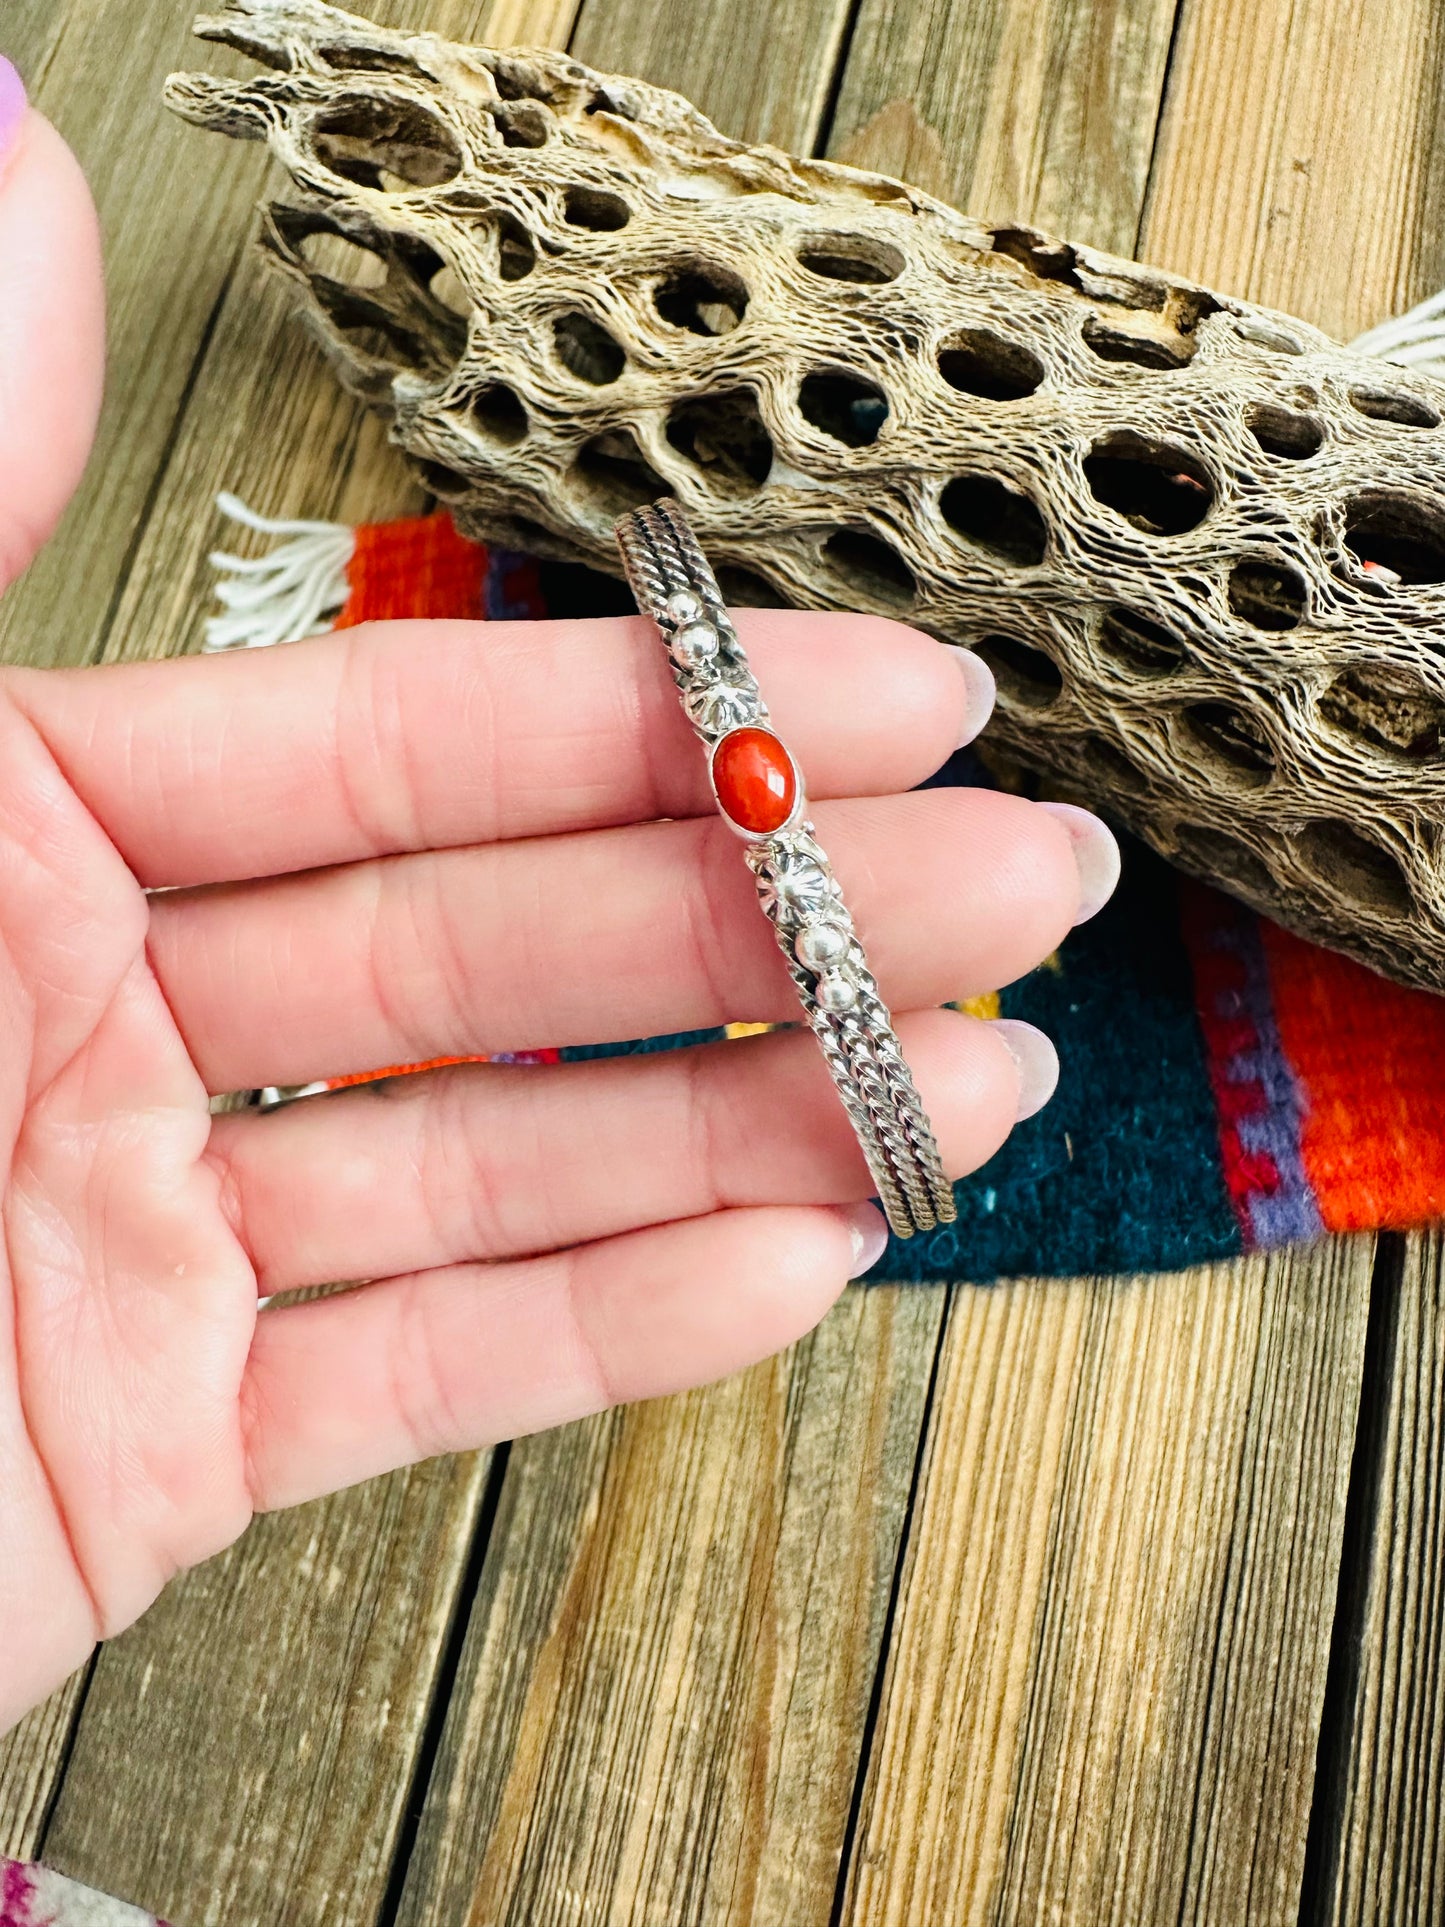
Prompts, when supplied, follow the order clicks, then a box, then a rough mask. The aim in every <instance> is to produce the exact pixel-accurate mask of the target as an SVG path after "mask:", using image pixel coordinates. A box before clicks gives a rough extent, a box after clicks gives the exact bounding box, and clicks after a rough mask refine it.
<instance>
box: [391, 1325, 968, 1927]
mask: <svg viewBox="0 0 1445 1927" xmlns="http://www.w3.org/2000/svg"><path fill="white" fill-rule="evenodd" d="M942 1296H943V1294H942V1291H941V1290H938V1289H917V1288H907V1289H904V1290H897V1289H879V1290H875V1291H871V1292H868V1293H863V1292H860V1291H854V1292H851V1293H849V1294H848V1295H847V1296H846V1297H845V1298H844V1300H843V1302H842V1303H841V1304H840V1305H839V1306H838V1307H837V1309H836V1310H835V1311H834V1312H833V1313H832V1314H831V1315H830V1317H829V1318H828V1319H827V1321H826V1322H825V1323H824V1325H823V1326H822V1327H821V1328H820V1330H819V1331H818V1332H817V1333H816V1334H814V1336H813V1337H812V1338H811V1339H810V1340H808V1341H806V1342H805V1343H803V1344H802V1345H800V1346H798V1347H797V1348H795V1350H794V1351H793V1353H792V1354H791V1355H789V1356H787V1357H784V1358H780V1359H775V1360H772V1361H770V1362H768V1363H766V1364H763V1365H760V1366H758V1367H757V1368H756V1369H754V1370H753V1371H751V1372H748V1373H745V1374H743V1375H740V1376H738V1377H735V1378H733V1379H731V1380H729V1381H728V1382H727V1383H726V1384H723V1385H719V1386H716V1387H714V1388H712V1389H710V1390H707V1391H702V1392H697V1393H694V1394H692V1395H690V1396H689V1397H686V1398H677V1399H669V1400H663V1401H659V1402H657V1403H654V1404H651V1405H647V1406H642V1407H637V1408H634V1409H633V1410H631V1411H627V1412H622V1413H614V1414H612V1415H610V1416H608V1417H605V1418H602V1419H598V1420H595V1421H593V1422H592V1423H591V1424H589V1425H585V1426H576V1427H572V1428H569V1429H568V1430H567V1431H565V1432H560V1433H554V1434H552V1435H550V1436H548V1437H544V1438H538V1439H532V1440H527V1441H525V1442H524V1443H523V1444H521V1445H518V1446H515V1447H514V1448H513V1452H512V1459H511V1463H510V1465H509V1468H508V1474H507V1483H506V1487H505V1490H504V1499H503V1510H502V1513H501V1515H500V1517H499V1520H498V1525H497V1529H496V1531H495V1533H494V1535H493V1539H492V1544H491V1551H490V1553H489V1557H488V1561H487V1565H486V1568H485V1570H484V1574H483V1583H482V1587H481V1590H480V1592H479V1595H478V1599H477V1603H476V1607H475V1610H474V1612H473V1616H472V1622H471V1627H470V1629H469V1632H468V1636H467V1643H466V1648H465V1650H464V1652H463V1656H462V1660H461V1665H460V1668H459V1675H458V1677H459V1689H458V1691H457V1694H456V1696H455V1697H454V1699H453V1701H452V1705H451V1709H450V1716H449V1719H448V1723H447V1727H446V1731H445V1734H444V1738H443V1743H442V1748H441V1752H440V1755H439V1760H438V1768H437V1773H436V1776H435V1778H434V1780H433V1783H432V1787H431V1790H430V1794H429V1797H428V1802H427V1808H426V1812H425V1816H424V1818H423V1822H422V1828H421V1832H420V1835H419V1838H418V1843H417V1850H416V1853H415V1855H414V1857H413V1860H412V1863H411V1869H410V1876H409V1878H408V1882H407V1886H406V1889H405V1894H404V1898H403V1904H402V1909H401V1914H400V1920H401V1922H402V1923H404V1924H405V1927H423V1923H425V1927H440V1923H453V1922H456V1923H461V1922H464V1921H465V1922H467V1923H470V1924H471V1927H481V1923H483V1922H486V1923H502V1922H507V1923H515V1924H516V1927H521V1923H524V1922H525V1923H526V1924H527V1927H552V1924H553V1923H557V1924H558V1927H560V1923H563V1922H567V1923H579V1922H585V1923H589V1924H590V1923H596V1922H604V1921H606V1922H616V1923H619V1927H620V1923H621V1922H624V1921H628V1922H632V1921H656V1922H667V1923H670V1924H671V1923H681V1922H684V1921H686V1922H701V1921H707V1922H718V1923H721V1922H724V1921H726V1922H735V1923H737V1927H743V1924H744V1923H753V1922H758V1923H762V1922H786V1923H788V1927H803V1924H804V1923H809V1922H816V1923H819V1924H820V1927H821V1923H824V1922H826V1921H827V1919H828V1915H829V1910H830V1907H831V1904H832V1898H833V1891H834V1884H835V1880H836V1873H837V1864H838V1854H839V1851H840V1848H841V1846H842V1841H843V1835H844V1831H845V1827H846V1822H847V1815H848V1806H849V1800H850V1797H851V1794H852V1789H853V1783H854V1776H855V1772H856V1765H857V1755H858V1747H859V1741H860V1736H861V1733H862V1731H863V1726H864V1721H865V1715H866V1710H867V1704H868V1697H869V1692H870V1688H871V1685H872V1680H873V1673H874V1666H875V1663H876V1656H877V1653H878V1649H879V1644H880V1641H881V1637H882V1632H883V1624H884V1618H885V1613H886V1609H887V1603H888V1595H889V1587H890V1583H891V1579H892V1574H893V1569H894V1560H895V1556H896V1551H897V1546H898V1537H899V1532H900V1529H901V1525H902V1520H903V1515H904V1510H905V1506H906V1502H907V1497H908V1491H909V1485H910V1480H911V1477H912V1473H913V1467H914V1461H915V1454H916V1450H917V1441H918V1435H919V1427H920V1423H921V1418H922V1410H923V1404H924V1399H925V1393H926V1387H927V1383H928V1375H929V1367H930V1363H931V1359H932V1356H933V1352H934V1348H935V1345H936V1341H937V1333H938V1323H939V1317H940V1313H941V1310H942Z"/></svg>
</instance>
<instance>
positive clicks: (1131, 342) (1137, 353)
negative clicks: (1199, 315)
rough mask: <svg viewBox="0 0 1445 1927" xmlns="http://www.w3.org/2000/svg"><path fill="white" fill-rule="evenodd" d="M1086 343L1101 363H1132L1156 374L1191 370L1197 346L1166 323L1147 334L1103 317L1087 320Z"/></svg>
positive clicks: (1085, 328)
mask: <svg viewBox="0 0 1445 1927" xmlns="http://www.w3.org/2000/svg"><path fill="white" fill-rule="evenodd" d="M1084 342H1085V344H1086V346H1088V347H1090V348H1092V349H1093V351H1094V353H1095V354H1096V355H1097V356H1098V357H1099V359H1100V360H1101V361H1113V362H1132V363H1133V365H1134V366H1135V367H1136V368H1150V369H1154V370H1155V371H1158V370H1161V369H1170V368H1186V367H1188V365H1189V363H1190V362H1191V361H1193V359H1194V350H1195V348H1196V346H1197V345H1198V344H1197V343H1196V341H1195V339H1194V337H1193V336H1192V335H1187V334H1181V333H1179V332H1178V331H1177V330H1174V329H1172V328H1170V327H1169V326H1168V325H1167V323H1162V322H1161V324H1160V325H1159V327H1158V329H1157V330H1156V331H1151V332H1149V333H1147V334H1146V333H1142V332H1140V331H1139V330H1137V329H1133V328H1126V327H1125V326H1124V325H1123V324H1122V323H1121V322H1117V321H1113V320H1111V319H1110V318H1109V317H1107V316H1105V315H1102V314H1091V315H1089V316H1088V317H1087V318H1086V319H1085V322H1084Z"/></svg>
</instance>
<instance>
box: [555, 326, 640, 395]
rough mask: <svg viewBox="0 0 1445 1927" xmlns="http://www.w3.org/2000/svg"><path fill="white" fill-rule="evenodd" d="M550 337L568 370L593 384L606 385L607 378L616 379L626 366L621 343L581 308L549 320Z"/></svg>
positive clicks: (598, 386)
mask: <svg viewBox="0 0 1445 1927" xmlns="http://www.w3.org/2000/svg"><path fill="white" fill-rule="evenodd" d="M552 341H553V344H554V345H555V347H556V350H557V359H558V360H559V361H560V362H561V364H562V366H563V367H564V368H565V369H566V370H567V372H568V374H569V375H575V376H576V377H577V379H578V380H579V381H586V382H590V383H591V384H592V386H593V387H594V388H605V387H606V386H607V384H608V383H609V382H613V381H616V380H617V377H618V376H619V375H620V374H621V373H622V370H623V369H624V368H625V367H626V366H627V353H626V350H625V349H624V348H623V346H622V344H621V343H620V342H619V341H616V340H614V338H613V337H612V336H611V335H610V334H609V333H608V332H607V330H606V329H605V328H604V327H603V326H602V323H601V322H600V321H594V320H593V319H592V317H591V315H590V314H583V313H582V312H581V310H580V309H573V310H572V311H571V312H569V313H567V314H562V315H558V317H557V319H556V320H555V321H554V322H553V323H552Z"/></svg>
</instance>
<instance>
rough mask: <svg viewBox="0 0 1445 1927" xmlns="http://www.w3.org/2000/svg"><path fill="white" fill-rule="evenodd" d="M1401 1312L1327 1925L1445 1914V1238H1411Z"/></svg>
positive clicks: (1329, 1854) (1387, 1359)
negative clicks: (1444, 1790)
mask: <svg viewBox="0 0 1445 1927" xmlns="http://www.w3.org/2000/svg"><path fill="white" fill-rule="evenodd" d="M1387 1317H1388V1344H1387V1347H1386V1353H1385V1356H1384V1357H1383V1359H1382V1361H1381V1363H1382V1366H1383V1372H1384V1376H1383V1383H1382V1385H1381V1386H1380V1387H1379V1393H1380V1427H1379V1442H1378V1443H1379V1457H1378V1464H1377V1465H1376V1466H1373V1467H1371V1468H1369V1470H1370V1473H1371V1474H1372V1476H1371V1479H1370V1487H1371V1490H1370V1498H1371V1500H1372V1504H1371V1506H1370V1517H1369V1520H1368V1526H1369V1529H1370V1545H1369V1549H1368V1557H1369V1570H1368V1583H1367V1585H1366V1587H1365V1589H1364V1610H1363V1613H1362V1615H1361V1618H1360V1621H1359V1624H1358V1626H1357V1627H1355V1628H1354V1629H1353V1634H1354V1637H1353V1640H1352V1642H1351V1644H1352V1646H1353V1647H1354V1650H1355V1658H1354V1663H1353V1665H1352V1666H1351V1667H1350V1668H1349V1671H1350V1674H1351V1675H1352V1677H1351V1680H1350V1689H1351V1690H1350V1693H1349V1704H1348V1706H1347V1708H1346V1709H1344V1710H1345V1718H1346V1721H1347V1740H1346V1745H1345V1748H1344V1751H1343V1757H1342V1764H1343V1773H1342V1776H1341V1784H1340V1785H1339V1787H1338V1788H1331V1789H1327V1791H1328V1792H1329V1793H1330V1794H1331V1796H1332V1798H1331V1813H1330V1822H1331V1825H1330V1832H1331V1836H1332V1837H1331V1838H1330V1840H1329V1841H1328V1843H1327V1844H1326V1847H1325V1851H1324V1854H1323V1857H1322V1871H1323V1879H1322V1882H1321V1896H1320V1899H1321V1903H1322V1904H1321V1905H1320V1910H1319V1918H1321V1919H1329V1920H1331V1921H1333V1922H1334V1923H1335V1924H1336V1927H1408V1924H1412V1923H1414V1922H1417V1921H1433V1920H1440V1919H1445V1811H1442V1787H1445V1234H1442V1233H1441V1232H1439V1231H1435V1232H1430V1233H1422V1234H1418V1235H1416V1236H1413V1237H1411V1238H1410V1239H1409V1240H1408V1241H1407V1243H1406V1246H1405V1251H1404V1258H1403V1265H1402V1269H1401V1273H1400V1276H1399V1279H1398V1282H1397V1283H1396V1285H1395V1288H1394V1291H1393V1292H1392V1295H1391V1301H1390V1304H1389V1308H1388V1314H1387ZM1362 1556H1364V1548H1362Z"/></svg>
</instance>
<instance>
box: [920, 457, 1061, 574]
mask: <svg viewBox="0 0 1445 1927" xmlns="http://www.w3.org/2000/svg"><path fill="white" fill-rule="evenodd" d="M939 508H940V509H941V510H942V512H943V519H944V521H945V522H947V524H948V526H949V527H950V528H951V529H952V530H953V532H954V534H955V535H961V536H962V537H963V538H964V540H965V541H966V542H971V543H973V545H974V546H975V548H980V549H983V550H984V551H985V552H986V553H987V554H989V555H992V556H997V558H998V559H999V561H1001V562H1010V563H1012V564H1013V565H1014V566H1015V567H1016V568H1024V569H1029V568H1036V567H1037V566H1038V564H1039V563H1040V562H1042V561H1043V559H1044V556H1045V554H1046V553H1047V550H1048V546H1049V531H1048V525H1047V523H1046V522H1045V521H1044V518H1043V516H1042V514H1041V513H1040V512H1039V510H1038V508H1037V507H1036V505H1035V504H1034V503H1033V502H1031V501H1030V500H1029V498H1028V496H1027V495H1024V494H1023V493H1022V492H1021V491H1020V490H1018V489H1015V488H1010V487H1009V486H1008V484H1007V483H1006V482H1001V481H999V480H998V478H997V476H994V475H958V476H955V477H954V479H953V480H952V481H951V482H950V483H949V484H948V485H947V487H946V488H945V489H944V491H943V493H942V495H941V496H940V497H939Z"/></svg>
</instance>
